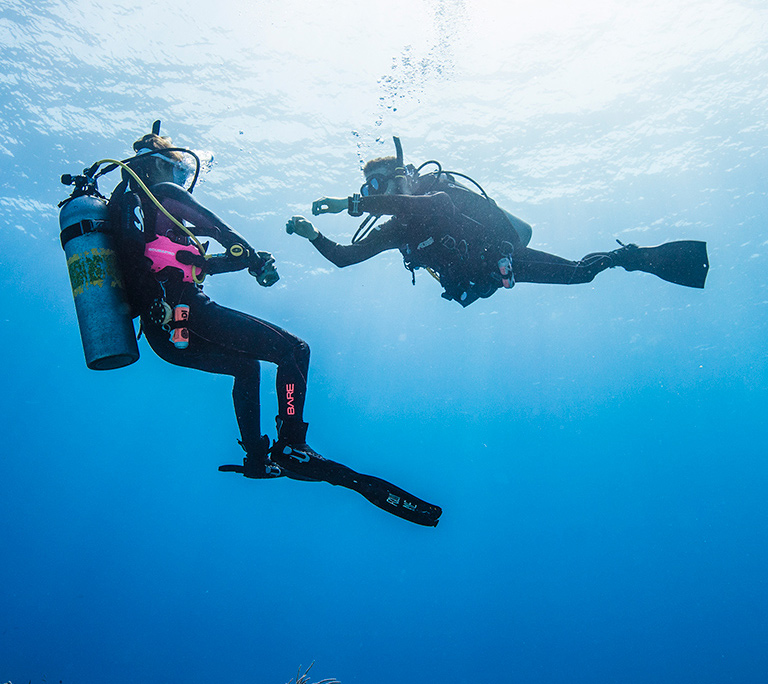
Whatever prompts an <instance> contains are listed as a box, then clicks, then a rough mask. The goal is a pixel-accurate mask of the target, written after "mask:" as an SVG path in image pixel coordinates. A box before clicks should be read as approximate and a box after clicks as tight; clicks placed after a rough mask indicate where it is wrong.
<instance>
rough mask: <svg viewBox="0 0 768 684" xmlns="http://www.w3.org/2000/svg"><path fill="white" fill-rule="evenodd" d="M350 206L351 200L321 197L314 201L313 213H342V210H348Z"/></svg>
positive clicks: (314, 214) (316, 214)
mask: <svg viewBox="0 0 768 684" xmlns="http://www.w3.org/2000/svg"><path fill="white" fill-rule="evenodd" d="M348 206H349V200H348V199H347V198H346V197H345V198H344V199H340V198H335V197H321V198H320V199H319V200H315V201H314V202H312V215H313V216H318V215H319V214H340V213H341V212H342V211H346V210H347V207H348Z"/></svg>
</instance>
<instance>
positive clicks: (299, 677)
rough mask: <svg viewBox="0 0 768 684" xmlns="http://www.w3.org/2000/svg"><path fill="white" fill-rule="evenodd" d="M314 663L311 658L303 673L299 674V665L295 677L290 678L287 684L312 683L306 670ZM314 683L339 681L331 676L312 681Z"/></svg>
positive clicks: (327, 683)
mask: <svg viewBox="0 0 768 684" xmlns="http://www.w3.org/2000/svg"><path fill="white" fill-rule="evenodd" d="M314 664H315V661H314V660H313V661H312V662H311V663H310V664H309V667H308V668H307V669H306V670H304V674H301V665H299V671H298V672H297V673H296V679H295V680H294V679H291V681H289V682H288V684H313V683H312V682H310V681H309V674H308V672H309V671H310V670H311V669H312V666H313V665H314ZM314 684H341V682H340V681H339V680H338V679H335V678H333V677H331V678H330V679H321V680H320V681H319V682H314Z"/></svg>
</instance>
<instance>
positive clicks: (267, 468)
mask: <svg viewBox="0 0 768 684" xmlns="http://www.w3.org/2000/svg"><path fill="white" fill-rule="evenodd" d="M238 444H239V445H240V446H241V447H243V451H245V454H246V456H245V458H244V459H243V465H241V466H239V465H222V466H219V470H220V471H221V472H222V473H242V474H243V475H245V477H250V478H252V479H254V480H263V479H267V478H273V477H281V476H283V475H284V474H285V473H283V472H282V470H281V469H280V466H278V465H277V464H276V463H275V462H274V461H272V460H271V459H270V458H269V437H267V436H266V435H262V436H261V437H260V438H259V439H258V440H257V442H256V443H255V444H250V445H246V444H245V443H243V442H241V441H240V440H238Z"/></svg>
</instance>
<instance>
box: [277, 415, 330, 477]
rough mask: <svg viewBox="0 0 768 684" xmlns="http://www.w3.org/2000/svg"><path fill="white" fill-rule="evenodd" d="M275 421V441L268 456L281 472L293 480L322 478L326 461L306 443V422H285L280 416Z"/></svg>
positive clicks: (307, 425)
mask: <svg viewBox="0 0 768 684" xmlns="http://www.w3.org/2000/svg"><path fill="white" fill-rule="evenodd" d="M275 422H276V423H277V441H276V442H275V443H274V444H273V445H272V448H271V449H270V450H269V456H270V458H271V459H272V461H273V462H275V463H277V464H278V465H279V466H280V468H281V469H282V470H283V473H284V474H285V475H287V476H288V477H290V478H293V479H295V480H312V481H320V480H324V479H325V477H324V474H325V465H326V463H327V461H326V460H325V459H324V458H323V457H322V456H321V455H320V454H318V453H317V452H316V451H315V450H314V449H313V448H312V447H311V446H309V444H307V428H308V427H309V424H308V423H304V422H301V421H291V422H290V423H287V422H285V421H283V420H282V419H281V418H280V416H277V417H276V418H275Z"/></svg>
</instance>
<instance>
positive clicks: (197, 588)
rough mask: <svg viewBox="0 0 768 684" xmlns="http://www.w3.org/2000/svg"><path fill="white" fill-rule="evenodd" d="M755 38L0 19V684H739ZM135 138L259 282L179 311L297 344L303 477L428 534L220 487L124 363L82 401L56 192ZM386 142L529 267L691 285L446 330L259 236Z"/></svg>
mask: <svg viewBox="0 0 768 684" xmlns="http://www.w3.org/2000/svg"><path fill="white" fill-rule="evenodd" d="M767 38H768V10H766V9H765V8H764V6H763V4H762V3H758V2H751V1H748V0H705V1H704V2H701V1H698V0H697V1H696V2H694V1H693V0H691V1H686V0H684V1H677V2H672V1H671V0H655V1H652V2H649V3H642V6H637V3H629V2H621V1H618V0H604V1H601V2H591V3H586V4H583V3H582V4H580V5H578V6H576V5H573V4H572V3H565V2H559V1H558V0H544V1H543V2H539V3H536V5H535V6H531V5H530V4H529V3H522V2H510V3H506V4H504V6H503V7H501V6H499V4H497V3H494V2H490V1H489V0H419V1H416V2H414V1H413V0H411V1H410V2H406V1H405V0H394V1H393V2H390V3H387V4H386V5H383V4H376V3H367V2H356V3H352V2H346V1H340V2H337V3H334V4H333V5H332V6H330V5H329V6H328V7H324V6H322V5H318V4H317V3H309V2H302V1H300V0H283V1H281V2H276V1H275V2H272V1H265V0H257V1H256V2H254V3H252V4H246V3H239V2H228V1H225V2H220V3H216V4H215V6H213V5H212V6H207V5H205V4H204V3H202V2H196V1H195V2H191V3H176V2H170V3H165V4H163V5H157V4H154V3H149V2H146V1H145V0H138V2H136V3H134V4H132V5H124V6H115V5H112V4H107V3H100V2H95V1H77V2H62V1H52V0H42V2H39V3H35V4H34V5H33V4H32V3H30V2H22V1H19V0H7V1H6V2H5V4H4V5H3V7H2V9H0V59H1V60H2V65H3V69H2V71H1V72H0V107H1V108H2V117H0V231H1V233H0V235H1V238H2V242H1V244H2V250H0V266H1V267H2V268H0V279H2V304H3V306H2V313H1V314H0V353H2V358H3V360H4V365H3V371H4V372H3V380H2V389H3V391H2V393H0V415H2V417H3V419H2V437H3V439H2V447H0V449H2V456H1V457H0V483H2V496H0V681H1V682H5V681H12V682H13V683H14V684H24V683H26V682H30V681H31V682H33V683H34V684H38V683H40V682H47V683H48V684H50V683H52V682H59V681H61V682H63V684H103V683H104V682H109V683H110V684H128V683H135V682H139V681H142V682H172V683H176V682H178V683H182V682H183V683H184V684H196V683H202V682H234V683H243V684H244V683H246V682H258V683H264V684H273V683H274V684H283V683H284V682H287V681H288V680H289V679H290V678H291V677H295V676H296V670H297V668H298V666H299V665H300V664H302V665H303V666H304V667H306V666H307V665H308V664H309V663H310V662H311V661H313V660H315V661H316V664H315V666H314V668H313V670H312V673H311V675H312V677H311V679H312V680H313V681H316V680H319V679H322V678H323V677H336V678H338V679H339V680H341V681H342V682H343V683H344V684H353V683H360V684H385V683H387V684H388V683H391V682H440V683H441V684H442V683H445V684H470V683H471V684H474V683H476V682H503V683H506V682H509V683H510V684H513V683H514V684H517V683H518V682H519V683H521V684H529V683H531V684H537V683H542V684H543V683H545V682H546V683H547V684H553V683H563V684H572V683H581V682H585V683H587V682H588V683H590V684H595V683H597V684H604V683H609V682H616V683H620V684H634V683H641V682H642V683H644V684H645V683H647V682H661V683H672V682H681V681H686V682H688V681H690V682H694V681H695V682H697V684H707V683H712V684H715V683H717V684H721V683H722V682H737V683H739V684H744V683H746V684H752V683H756V684H757V683H760V682H765V681H768V584H767V582H766V577H768V534H767V533H766V529H767V527H766V525H767V523H768V503H766V495H765V492H766V485H768V465H766V457H767V456H768V428H766V420H765V407H766V405H767V402H768V363H767V360H766V352H765V346H766V339H767V333H768V287H767V283H766V277H765V273H766V266H767V264H768V250H767V249H766V247H767V246H768V231H767V230H766V216H768V199H767V198H766V191H765V187H764V179H765V177H766V161H767V159H768V146H767V143H768V127H766V123H765V111H766V106H767V105H768V77H766V73H768V50H767V49H766V45H768V42H767V41H766V39H767ZM158 118H159V119H162V121H163V132H164V133H165V134H168V135H171V136H172V137H173V138H174V141H175V142H176V143H178V144H181V145H188V146H190V147H193V148H195V149H208V150H212V151H213V152H214V153H215V155H216V165H215V167H214V168H213V170H212V171H211V172H210V173H209V174H208V175H207V176H205V178H204V180H203V182H202V183H201V184H200V186H199V187H198V189H197V190H196V191H195V195H196V196H197V198H198V199H199V200H200V201H202V202H203V203H204V204H206V205H207V206H208V207H209V208H211V209H212V210H214V211H215V212H217V213H218V214H219V215H220V216H221V217H222V218H224V219H225V220H226V221H227V222H229V223H230V224H231V225H232V226H233V227H235V228H236V229H237V230H239V231H240V232H242V233H243V234H244V235H245V236H246V237H247V239H248V240H249V241H250V242H251V243H253V244H254V246H256V247H257V248H260V249H267V250H269V251H271V252H272V253H273V254H274V255H275V257H276V259H277V264H278V268H279V270H280V273H281V276H282V279H281V280H280V282H279V283H278V284H277V285H276V286H275V287H273V288H271V289H269V290H265V289H263V288H260V287H259V286H258V285H257V284H256V283H255V282H254V281H253V279H252V278H249V277H248V276H247V275H246V274H244V273H239V274H232V275H222V276H217V277H216V278H215V279H209V284H208V285H207V287H206V291H207V292H208V293H209V294H210V295H211V296H212V297H214V298H215V299H216V300H217V301H219V302H220V303H222V304H225V305H227V306H231V307H234V308H239V309H242V310H245V311H248V312H250V313H253V314H255V315H257V316H259V317H261V318H265V319H267V320H270V321H274V322H275V323H277V324H278V325H281V326H283V327H285V328H287V329H288V330H290V331H292V332H294V333H295V334H297V335H299V336H301V337H302V338H303V339H305V340H307V342H308V343H309V344H310V346H311V349H312V364H311V369H310V379H309V380H310V384H309V395H308V401H307V407H306V418H307V420H308V421H309V422H310V435H309V442H310V444H312V446H313V447H315V448H316V449H317V450H318V451H319V452H321V453H323V454H325V455H327V456H328V457H329V458H333V459H335V460H338V461H341V462H344V463H347V464H349V465H350V466H352V467H354V468H356V469H357V470H360V471H363V472H368V473H372V474H376V475H379V476H381V477H385V478H387V479H390V480H392V481H393V482H396V483H398V484H400V485H402V486H403V487H405V488H406V489H409V490H411V491H413V492H414V493H416V494H417V495H419V496H422V497H424V498H426V499H428V500H430V501H434V502H435V503H438V504H440V505H441V506H442V507H443V509H444V514H443V518H442V520H441V522H440V525H439V526H438V527H437V528H435V529H430V528H421V527H417V526H415V525H411V524H409V523H407V522H404V521H402V520H399V519H397V518H394V517H391V516H388V515H386V514H385V513H383V512H382V511H380V510H379V509H377V508H375V507H373V506H371V505H369V504H368V503H367V502H366V501H365V500H364V499H362V498H361V497H359V496H358V495H356V494H354V493H353V492H350V491H347V490H342V489H338V488H332V487H330V486H329V485H326V484H311V483H299V482H293V481H286V480H279V481H272V482H258V481H252V480H246V479H245V478H241V477H236V476H234V475H225V474H221V473H219V472H217V470H216V469H217V466H218V465H219V464H222V463H231V462H235V460H236V459H238V458H240V457H241V455H242V454H241V451H240V449H239V447H238V445H237V443H236V438H237V431H236V425H235V421H234V415H233V411H232V407H231V401H230V391H231V386H230V380H229V379H228V378H225V377H215V376H208V375H204V374H201V373H196V372H194V371H190V370H185V369H180V368H175V367H171V366H169V365H167V364H164V363H163V362H162V361H160V360H159V359H158V358H157V357H155V356H154V355H153V353H152V352H151V350H150V349H149V347H148V346H147V345H146V343H145V342H144V341H141V342H140V349H141V359H140V361H139V362H138V363H136V364H134V365H133V366H130V367H128V368H125V369H121V370H117V371H110V372H93V371H89V370H88V369H87V368H86V366H85V364H84V362H83V356H82V348H81V345H80V340H79V337H78V333H77V325H76V320H75V313H74V306H73V303H72V295H71V290H70V286H69V282H68V276H67V271H66V266H65V261H64V254H63V252H62V250H61V248H60V245H59V242H58V222H57V209H56V204H57V203H58V202H59V201H61V200H62V199H64V198H65V197H66V196H67V190H66V188H64V187H63V186H62V185H60V184H59V182H58V178H59V175H60V174H61V173H76V172H79V171H81V170H82V169H83V168H84V167H86V166H89V165H90V164H91V163H93V162H94V161H96V160H99V159H103V158H105V157H112V158H123V157H125V156H128V155H129V154H130V144H131V143H132V142H133V140H135V139H136V138H137V137H138V136H139V135H141V134H143V133H145V132H148V130H149V127H150V126H151V123H152V121H154V120H155V119H158ZM392 135H399V136H400V137H401V139H402V141H403V145H404V148H405V156H406V160H407V161H410V162H414V163H416V164H419V163H421V162H422V161H425V160H427V159H432V158H435V159H439V160H440V161H442V162H443V164H444V165H445V166H446V167H447V168H452V169H456V170H458V171H462V172H464V173H468V174H470V175H471V176H473V177H474V178H476V179H477V180H478V181H479V182H480V183H481V184H482V185H483V186H484V187H485V188H486V190H487V191H488V192H489V193H490V194H491V195H492V196H494V197H495V198H496V200H497V201H498V202H499V203H500V204H501V205H502V206H504V207H505V208H507V209H508V210H509V211H511V212H513V213H514V214H516V215H518V216H520V217H522V218H523V219H525V220H526V221H528V222H530V223H531V224H532V225H533V226H534V235H533V240H532V243H531V244H532V246H534V247H536V248H538V249H544V250H548V251H552V252H554V253H557V254H560V255H562V256H565V257H568V258H579V257H581V256H582V255H583V254H585V253H587V252H590V251H596V250H604V249H611V248H612V247H613V246H614V245H615V242H614V240H615V239H616V238H619V239H621V240H622V241H625V242H626V241H632V242H637V243H639V244H646V245H653V244H659V243H661V242H664V241H667V240H673V239H685V238H690V239H700V240H706V241H707V243H708V246H709V255H710V261H711V264H712V268H711V272H710V275H709V279H708V282H707V287H706V288H705V289H704V290H703V291H699V290H691V289H687V288H682V287H677V286H674V285H672V284H670V283H666V282H663V281H661V280H658V279H656V278H654V277H653V276H650V275H647V274H643V273H626V272H624V271H623V270H621V269H617V270H615V271H607V272H605V273H603V274H601V275H600V276H599V277H598V278H597V279H596V280H595V281H594V282H593V283H591V284H589V285H581V286H572V287H561V286H547V285H527V284H518V285H517V286H516V287H515V288H514V289H513V290H512V291H509V292H507V291H499V292H498V293H496V295H494V296H493V297H492V298H490V299H488V300H483V301H479V302H477V303H475V304H473V305H472V306H470V307H469V308H467V309H466V310H462V309H461V308H460V307H459V306H458V305H456V304H455V303H449V302H446V301H444V300H442V299H441V298H440V296H439V292H440V288H439V287H438V285H437V283H435V282H434V281H433V280H432V279H431V278H430V277H429V276H428V275H427V274H425V273H424V272H423V271H421V272H419V273H418V275H417V279H416V287H413V286H412V285H411V282H410V274H409V273H408V272H407V271H405V270H404V269H403V268H402V264H401V260H400V257H399V255H398V254H396V253H389V254H385V255H380V256H379V257H377V258H376V259H372V260H371V261H368V262H366V263H364V264H361V265H359V266H356V267H352V268H349V269H345V270H339V269H335V268H334V267H333V266H332V265H331V264H329V263H328V262H326V261H325V260H323V259H322V258H321V257H320V255H319V254H317V253H316V251H315V250H314V249H313V248H312V247H311V246H309V245H308V244H307V243H306V242H305V241H303V240H301V239H299V238H296V237H293V236H287V235H286V234H285V232H284V230H283V226H284V223H285V220H286V219H287V218H288V217H289V216H291V215H292V214H295V213H303V214H305V215H308V214H309V212H310V205H311V202H312V200H314V199H316V198H318V197H321V196H324V195H328V196H346V195H348V194H349V193H350V192H352V191H355V190H356V189H357V188H358V187H359V184H360V182H361V177H360V173H359V168H360V162H361V161H362V160H364V159H367V158H370V157H372V156H378V155H380V154H389V153H391V152H392V149H393V148H392V144H391V136H392ZM113 175H114V174H113ZM112 182H116V181H112ZM111 187H112V185H111V184H110V181H109V177H107V178H105V179H104V183H103V184H102V190H103V191H105V192H106V191H109V190H110V189H111ZM316 225H317V226H318V227H319V228H320V230H322V231H323V232H324V233H326V234H328V235H329V236H331V237H335V238H336V239H338V240H341V241H347V240H349V238H350V237H351V235H352V233H353V232H354V230H355V228H356V226H357V221H356V220H354V219H351V218H350V217H348V216H346V215H339V216H326V217H318V219H317V220H316ZM263 376H264V377H263V380H264V382H263V389H262V399H263V423H264V425H263V427H264V429H265V430H266V431H269V432H270V434H272V435H274V426H273V425H272V419H271V416H273V415H274V414H275V412H276V403H275V400H274V394H273V384H274V369H273V368H272V367H270V366H269V365H268V364H265V366H264V373H263Z"/></svg>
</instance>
